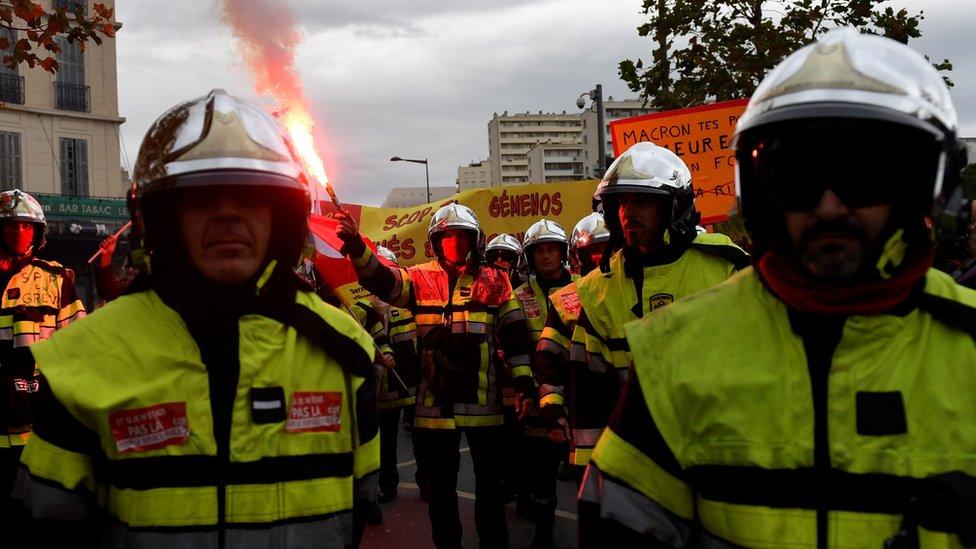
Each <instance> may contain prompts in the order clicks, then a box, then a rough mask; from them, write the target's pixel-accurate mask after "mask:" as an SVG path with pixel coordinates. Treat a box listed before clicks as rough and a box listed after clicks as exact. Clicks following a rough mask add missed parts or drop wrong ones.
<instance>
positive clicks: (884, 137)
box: [747, 120, 942, 212]
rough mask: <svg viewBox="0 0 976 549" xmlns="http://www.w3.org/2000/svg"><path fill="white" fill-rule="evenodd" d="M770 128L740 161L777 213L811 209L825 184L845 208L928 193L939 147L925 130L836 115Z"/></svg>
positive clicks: (935, 140) (818, 198) (937, 166)
mask: <svg viewBox="0 0 976 549" xmlns="http://www.w3.org/2000/svg"><path fill="white" fill-rule="evenodd" d="M771 130H772V131H770V132H768V133H765V135H763V136H762V137H759V138H758V139H757V140H756V142H755V143H754V144H753V145H752V147H751V151H750V152H749V154H750V158H749V159H747V161H750V162H751V163H752V168H753V169H754V170H755V173H756V175H757V176H758V179H759V181H760V183H761V185H762V187H763V190H764V191H765V192H766V193H768V195H769V196H770V197H771V198H772V199H773V201H774V202H775V203H776V204H777V205H779V207H780V208H781V209H782V210H784V211H794V212H797V211H813V210H815V209H816V208H817V206H818V205H819V204H820V201H821V199H822V198H823V195H824V193H825V192H826V191H827V190H828V189H829V190H831V191H833V192H834V194H836V195H837V197H838V198H839V199H840V200H841V201H842V202H843V203H844V204H845V205H846V206H848V207H850V208H864V207H868V206H874V205H878V204H893V203H896V202H901V201H903V200H906V199H910V200H917V199H919V198H921V199H922V200H925V199H926V197H927V198H931V196H932V188H933V185H935V181H936V179H937V177H938V175H939V169H940V155H941V152H942V144H941V143H940V142H939V141H938V139H937V138H936V137H935V136H934V135H933V134H930V133H927V132H924V131H920V130H917V129H914V128H909V127H905V126H901V125H896V124H887V123H874V124H867V125H866V124H864V123H863V122H860V123H852V122H850V121H841V120H837V121H820V122H817V123H811V124H808V125H803V126H802V127H796V126H794V127H793V128H789V129H786V128H781V129H775V128H773V129H771Z"/></svg>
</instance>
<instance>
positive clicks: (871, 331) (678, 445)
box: [581, 269, 976, 548]
mask: <svg viewBox="0 0 976 549" xmlns="http://www.w3.org/2000/svg"><path fill="white" fill-rule="evenodd" d="M912 304H913V305H914V308H908V309H907V310H905V311H902V312H901V313H898V314H884V315H872V316H861V315H852V316H847V317H833V318H832V319H828V318H827V317H817V318H813V319H812V322H813V323H812V324H811V323H808V322H809V321H804V320H802V318H803V317H802V316H797V313H795V312H790V311H789V310H788V309H787V307H786V306H785V305H784V304H783V302H781V301H779V300H778V299H777V298H776V297H775V296H774V295H772V294H771V293H770V292H769V291H768V290H767V289H766V288H765V287H764V286H763V284H762V283H761V281H760V280H759V277H758V276H757V274H756V273H755V272H754V271H753V270H752V269H748V270H746V271H744V272H742V273H739V274H738V275H737V276H735V277H734V278H732V279H731V280H729V281H728V282H726V283H723V284H720V285H718V286H716V287H714V288H711V289H709V290H706V291H705V292H702V293H699V294H697V295H695V296H692V297H690V298H688V299H686V300H683V301H681V302H678V303H676V304H675V305H673V306H671V307H669V308H668V309H667V310H665V311H662V312H661V313H660V314H654V315H651V316H650V317H648V318H646V319H643V320H641V321H639V322H634V323H631V324H628V325H627V327H626V330H627V340H628V341H629V342H630V347H631V349H633V351H634V366H635V376H636V382H635V383H632V384H631V386H629V387H628V391H627V394H626V395H625V396H624V397H623V398H624V402H623V403H622V404H621V406H620V408H618V409H619V410H621V412H620V413H619V416H618V417H616V418H615V419H614V422H613V424H612V427H611V428H610V429H608V430H607V431H606V432H605V433H604V435H603V437H602V438H601V439H600V442H599V445H598V446H597V448H596V450H595V452H594V453H593V460H592V462H593V464H594V467H593V468H591V471H592V472H593V475H592V482H591V483H588V485H587V486H584V489H583V494H582V496H581V497H582V498H583V500H584V501H590V502H597V503H599V504H600V505H601V507H602V510H601V514H602V515H603V516H616V517H621V516H622V515H620V512H621V509H619V508H615V507H619V504H620V502H623V501H627V502H628V503H627V505H628V506H630V507H631V508H639V509H641V510H642V511H641V513H640V514H639V515H640V516H639V517H637V516H636V515H632V516H631V517H630V519H628V522H629V524H628V527H629V528H631V529H633V530H635V531H637V532H642V533H644V534H645V535H648V536H651V537H656V538H657V539H658V540H659V541H665V542H667V543H669V544H672V545H674V546H676V547H677V546H682V545H683V544H685V543H687V542H689V540H691V539H696V538H697V539H698V543H700V544H702V545H703V546H707V547H731V546H733V545H734V546H746V547H773V546H786V545H787V544H788V545H789V546H790V547H798V548H803V547H810V548H814V547H882V546H884V543H885V542H886V540H889V539H892V538H894V537H896V536H897V535H898V533H899V531H901V530H903V529H904V530H905V532H904V536H906V537H905V538H904V539H905V541H906V543H909V545H905V546H911V544H910V542H909V540H911V539H912V537H914V536H917V540H918V543H919V546H920V547H922V548H926V547H959V546H961V545H960V539H959V537H957V535H956V534H955V533H953V532H954V531H955V532H958V531H960V530H959V528H963V527H965V528H968V532H969V534H970V535H972V534H973V532H974V530H973V527H974V524H973V520H974V516H976V515H974V514H973V513H974V508H973V504H974V502H976V488H974V486H976V399H974V398H973V395H974V394H976V368H974V365H976V344H974V340H973V335H974V333H976V330H974V328H976V292H973V291H971V290H968V289H966V288H963V287H961V286H958V285H956V284H955V283H953V281H952V280H951V278H950V277H949V276H948V275H946V274H944V273H941V272H939V271H936V270H934V269H933V270H930V271H929V272H928V274H927V276H926V278H925V281H924V291H922V292H919V293H918V294H917V295H916V296H914V297H913V298H912ZM834 326H836V328H832V327H834ZM821 332H822V333H824V334H827V337H826V338H821V336H820V335H816V334H820V333H821ZM799 334H805V335H804V336H803V337H801V335H799ZM811 334H814V335H811ZM967 479H968V480H967ZM599 486H602V487H599ZM614 502H617V503H614ZM966 506H968V507H966ZM652 523H653V524H654V525H652ZM970 539H972V538H970ZM896 546H898V547H901V546H902V545H896Z"/></svg>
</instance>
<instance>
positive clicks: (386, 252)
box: [376, 246, 397, 265]
mask: <svg viewBox="0 0 976 549" xmlns="http://www.w3.org/2000/svg"><path fill="white" fill-rule="evenodd" d="M376 253H377V254H378V255H379V256H380V257H382V258H383V259H386V260H387V261H392V262H393V264H394V265H395V264H396V263H397V256H396V254H395V253H393V251H392V250H390V249H389V248H387V247H386V246H377V247H376Z"/></svg>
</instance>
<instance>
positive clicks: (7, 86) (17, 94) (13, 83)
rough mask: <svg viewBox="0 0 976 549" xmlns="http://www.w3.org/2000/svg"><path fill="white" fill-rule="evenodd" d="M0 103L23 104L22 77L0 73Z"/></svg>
mask: <svg viewBox="0 0 976 549" xmlns="http://www.w3.org/2000/svg"><path fill="white" fill-rule="evenodd" d="M0 103H14V104H17V105H23V104H24V77H23V76H20V75H19V74H11V73H7V72H0Z"/></svg>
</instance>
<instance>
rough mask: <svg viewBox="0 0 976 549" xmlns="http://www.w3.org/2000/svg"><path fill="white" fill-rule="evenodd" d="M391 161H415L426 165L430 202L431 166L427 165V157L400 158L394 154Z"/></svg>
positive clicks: (425, 172) (428, 199) (425, 173)
mask: <svg viewBox="0 0 976 549" xmlns="http://www.w3.org/2000/svg"><path fill="white" fill-rule="evenodd" d="M390 162H413V163H414V164H423V165H424V175H425V176H426V177H427V202H428V203H429V202H430V167H429V166H428V165H427V159H426V158H425V159H423V160H419V159H414V158H400V157H399V156H394V157H393V158H391V159H390Z"/></svg>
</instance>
